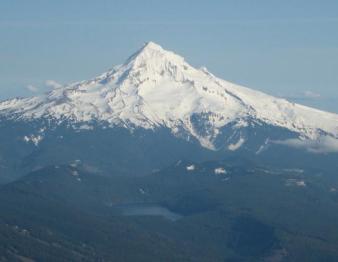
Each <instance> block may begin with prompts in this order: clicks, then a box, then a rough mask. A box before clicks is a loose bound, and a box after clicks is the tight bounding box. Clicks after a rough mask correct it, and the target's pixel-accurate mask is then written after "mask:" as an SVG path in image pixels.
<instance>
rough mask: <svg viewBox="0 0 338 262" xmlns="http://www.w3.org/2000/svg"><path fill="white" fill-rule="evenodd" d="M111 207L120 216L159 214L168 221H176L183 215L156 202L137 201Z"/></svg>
mask: <svg viewBox="0 0 338 262" xmlns="http://www.w3.org/2000/svg"><path fill="white" fill-rule="evenodd" d="M112 208H113V209H115V210H116V212H117V213H118V214H120V215H122V216H160V217H163V218H165V219H168V220H170V221H176V220H178V219H180V218H182V217H183V216H182V215H180V214H177V213H175V212H172V211H170V210H169V209H168V208H166V207H163V206H160V205H158V204H146V203H137V204H126V205H118V206H113V207H112Z"/></svg>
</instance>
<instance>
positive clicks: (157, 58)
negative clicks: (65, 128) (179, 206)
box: [0, 42, 338, 150]
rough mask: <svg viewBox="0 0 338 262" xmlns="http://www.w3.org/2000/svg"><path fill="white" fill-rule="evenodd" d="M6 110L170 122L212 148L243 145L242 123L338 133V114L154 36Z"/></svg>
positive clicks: (296, 132) (57, 117) (309, 133)
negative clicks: (190, 59)
mask: <svg viewBox="0 0 338 262" xmlns="http://www.w3.org/2000/svg"><path fill="white" fill-rule="evenodd" d="M0 116H2V117H4V118H6V119H15V120H25V121H31V120H34V119H48V120H49V121H51V122H53V123H54V124H60V123H62V122H65V121H67V122H68V123H70V125H73V124H79V123H80V124H81V125H77V127H76V128H83V129H90V128H93V125H94V124H93V123H94V122H95V123H99V124H100V125H101V126H105V127H108V126H110V127H113V126H120V127H126V128H128V129H130V130H133V129H135V128H138V127H140V128H144V129H156V128H159V127H165V128H169V129H170V130H171V132H172V133H173V134H174V135H176V136H181V137H184V138H186V139H189V137H194V138H196V139H197V140H198V141H199V142H200V144H201V145H202V146H204V147H207V148H209V149H214V150H215V149H220V148H223V147H224V144H226V143H227V145H226V148H227V149H229V150H237V149H238V148H240V147H241V146H243V144H245V143H246V142H247V140H248V138H247V137H244V135H243V134H242V133H243V132H242V131H241V130H242V129H245V128H247V127H248V126H254V127H259V126H262V125H263V126H265V125H267V126H272V127H278V128H282V129H283V130H285V131H288V132H289V134H288V136H286V137H285V136H283V137H280V138H279V137H278V136H277V137H274V139H276V140H279V139H281V140H284V139H287V138H295V137H296V138H297V137H300V138H301V139H303V140H304V139H311V140H316V139H319V138H320V137H321V136H323V135H324V136H327V137H330V138H332V139H338V115H337V114H332V113H327V112H323V111H320V110H316V109H312V108H309V107H305V106H302V105H298V104H294V103H290V102H288V101H286V100H284V99H278V98H275V97H272V96H269V95H266V94H264V93H261V92H258V91H254V90H251V89H248V88H245V87H241V86H238V85H235V84H232V83H229V82H226V81H224V80H222V79H219V78H217V77H215V76H214V75H212V74H211V73H209V72H208V71H207V70H206V69H195V68H194V67H192V66H190V65H189V64H188V63H187V62H185V60H184V59H183V58H182V57H180V56H178V55H176V54H174V53H172V52H169V51H166V50H164V49H162V48H161V47H160V46H159V45H157V44H155V43H152V42H150V43H147V44H146V45H145V46H144V47H143V48H141V49H140V50H139V51H138V52H136V53H135V54H134V55H132V56H131V57H130V58H129V59H128V60H127V61H126V62H125V63H124V64H123V65H121V66H117V67H114V68H113V69H112V70H110V71H108V72H106V73H104V74H102V75H100V76H98V77H96V78H94V79H91V80H89V81H83V82H79V83H75V84H71V85H68V86H65V87H61V88H57V89H54V90H52V91H51V92H49V93H46V94H44V95H41V96H36V97H31V98H23V99H12V100H7V101H4V102H2V103H0ZM82 124H83V125H82ZM74 127H75V125H74ZM226 127H229V128H226ZM228 129H231V130H232V131H231V133H230V134H229V131H228ZM231 137H234V138H233V139H232V140H231V139H230V140H229V138H231ZM269 138H271V137H265V139H269ZM39 139H42V137H40V138H39V137H36V136H35V137H31V138H30V137H27V138H26V140H30V141H33V143H38V142H39ZM34 141H35V142H34ZM263 141H264V139H263ZM335 141H336V140H335Z"/></svg>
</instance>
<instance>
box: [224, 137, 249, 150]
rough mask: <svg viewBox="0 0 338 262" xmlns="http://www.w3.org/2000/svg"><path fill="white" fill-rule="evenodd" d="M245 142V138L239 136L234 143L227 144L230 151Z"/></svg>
mask: <svg viewBox="0 0 338 262" xmlns="http://www.w3.org/2000/svg"><path fill="white" fill-rule="evenodd" d="M244 142H245V139H244V138H242V137H240V138H239V140H238V141H237V142H236V143H235V144H230V145H229V146H228V149H229V150H230V151H236V150H237V149H239V148H240V147H241V146H242V145H243V144H244Z"/></svg>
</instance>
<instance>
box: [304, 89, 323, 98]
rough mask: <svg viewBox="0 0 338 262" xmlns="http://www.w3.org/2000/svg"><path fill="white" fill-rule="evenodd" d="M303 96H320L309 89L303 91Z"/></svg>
mask: <svg viewBox="0 0 338 262" xmlns="http://www.w3.org/2000/svg"><path fill="white" fill-rule="evenodd" d="M304 96H305V97H307V98H320V97H321V95H320V94H318V93H316V92H313V91H310V90H307V91H304Z"/></svg>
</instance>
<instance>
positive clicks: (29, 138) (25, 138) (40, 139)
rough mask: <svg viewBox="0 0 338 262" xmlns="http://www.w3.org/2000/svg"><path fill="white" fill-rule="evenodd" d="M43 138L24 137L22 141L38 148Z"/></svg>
mask: <svg viewBox="0 0 338 262" xmlns="http://www.w3.org/2000/svg"><path fill="white" fill-rule="evenodd" d="M42 139H43V136H41V135H29V136H24V137H23V140H24V141H25V142H27V143H29V142H32V143H33V144H34V145H35V146H38V145H39V143H40V142H41V141H42Z"/></svg>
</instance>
